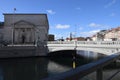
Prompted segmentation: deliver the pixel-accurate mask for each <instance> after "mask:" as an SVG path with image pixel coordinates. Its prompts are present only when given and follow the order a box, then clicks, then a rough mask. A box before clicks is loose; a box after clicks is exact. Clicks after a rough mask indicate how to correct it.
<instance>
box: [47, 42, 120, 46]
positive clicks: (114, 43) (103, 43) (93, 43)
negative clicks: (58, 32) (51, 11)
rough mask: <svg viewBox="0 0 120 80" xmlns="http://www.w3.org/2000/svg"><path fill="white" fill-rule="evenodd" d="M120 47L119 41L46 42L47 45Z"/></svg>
mask: <svg viewBox="0 0 120 80" xmlns="http://www.w3.org/2000/svg"><path fill="white" fill-rule="evenodd" d="M75 43H77V44H84V45H85V44H87V45H88V44H90V45H91V44H92V45H96V44H99V45H120V41H48V42H47V44H75Z"/></svg>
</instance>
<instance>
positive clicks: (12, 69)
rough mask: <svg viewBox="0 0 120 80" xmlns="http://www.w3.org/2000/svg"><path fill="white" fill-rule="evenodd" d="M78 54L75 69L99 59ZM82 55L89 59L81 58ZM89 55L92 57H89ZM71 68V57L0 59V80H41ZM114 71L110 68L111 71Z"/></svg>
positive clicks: (80, 52) (81, 52) (90, 76)
mask: <svg viewBox="0 0 120 80" xmlns="http://www.w3.org/2000/svg"><path fill="white" fill-rule="evenodd" d="M78 52H79V53H78V54H79V55H77V58H76V67H78V66H81V65H84V64H87V63H90V62H92V61H95V60H97V59H99V57H98V54H97V56H96V53H95V55H94V53H93V52H88V51H78ZM83 53H85V54H86V55H87V56H89V57H87V56H86V57H83V56H84V55H83ZM88 54H89V55H88ZM91 54H92V55H93V56H90V55H91ZM100 58H101V57H100ZM72 67H73V59H72V57H71V56H68V57H67V56H63V55H62V54H61V56H56V57H36V58H35V57H33V58H14V59H0V80H41V79H43V78H46V77H49V76H54V75H55V74H59V73H62V72H66V71H68V70H71V69H72ZM116 69H117V68H114V69H113V68H112V71H113V70H116ZM109 71H111V69H107V72H108V73H109ZM94 77H95V75H94V74H91V75H89V76H87V78H91V79H90V80H94V79H93V78H94Z"/></svg>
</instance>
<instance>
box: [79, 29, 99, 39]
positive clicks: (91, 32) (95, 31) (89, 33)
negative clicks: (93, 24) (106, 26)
mask: <svg viewBox="0 0 120 80" xmlns="http://www.w3.org/2000/svg"><path fill="white" fill-rule="evenodd" d="M99 31H100V29H97V30H92V31H87V32H81V33H80V35H81V36H84V37H90V36H92V35H94V34H96V33H97V32H99Z"/></svg>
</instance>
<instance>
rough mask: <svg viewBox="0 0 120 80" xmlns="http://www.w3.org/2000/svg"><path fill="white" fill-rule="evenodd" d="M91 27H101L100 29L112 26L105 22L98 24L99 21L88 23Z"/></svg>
mask: <svg viewBox="0 0 120 80" xmlns="http://www.w3.org/2000/svg"><path fill="white" fill-rule="evenodd" d="M88 26H89V27H93V28H100V29H107V28H110V26H108V25H105V24H97V23H94V22H92V23H90V24H88Z"/></svg>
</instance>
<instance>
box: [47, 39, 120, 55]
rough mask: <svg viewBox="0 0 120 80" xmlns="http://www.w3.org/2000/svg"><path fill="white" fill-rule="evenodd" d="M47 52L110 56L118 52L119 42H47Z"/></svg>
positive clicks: (119, 49) (119, 48)
mask: <svg viewBox="0 0 120 80" xmlns="http://www.w3.org/2000/svg"><path fill="white" fill-rule="evenodd" d="M47 46H48V49H49V52H55V51H60V50H85V51H93V52H99V53H103V54H105V55H111V54H113V53H116V52H119V51H120V41H49V42H48V43H47Z"/></svg>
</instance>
